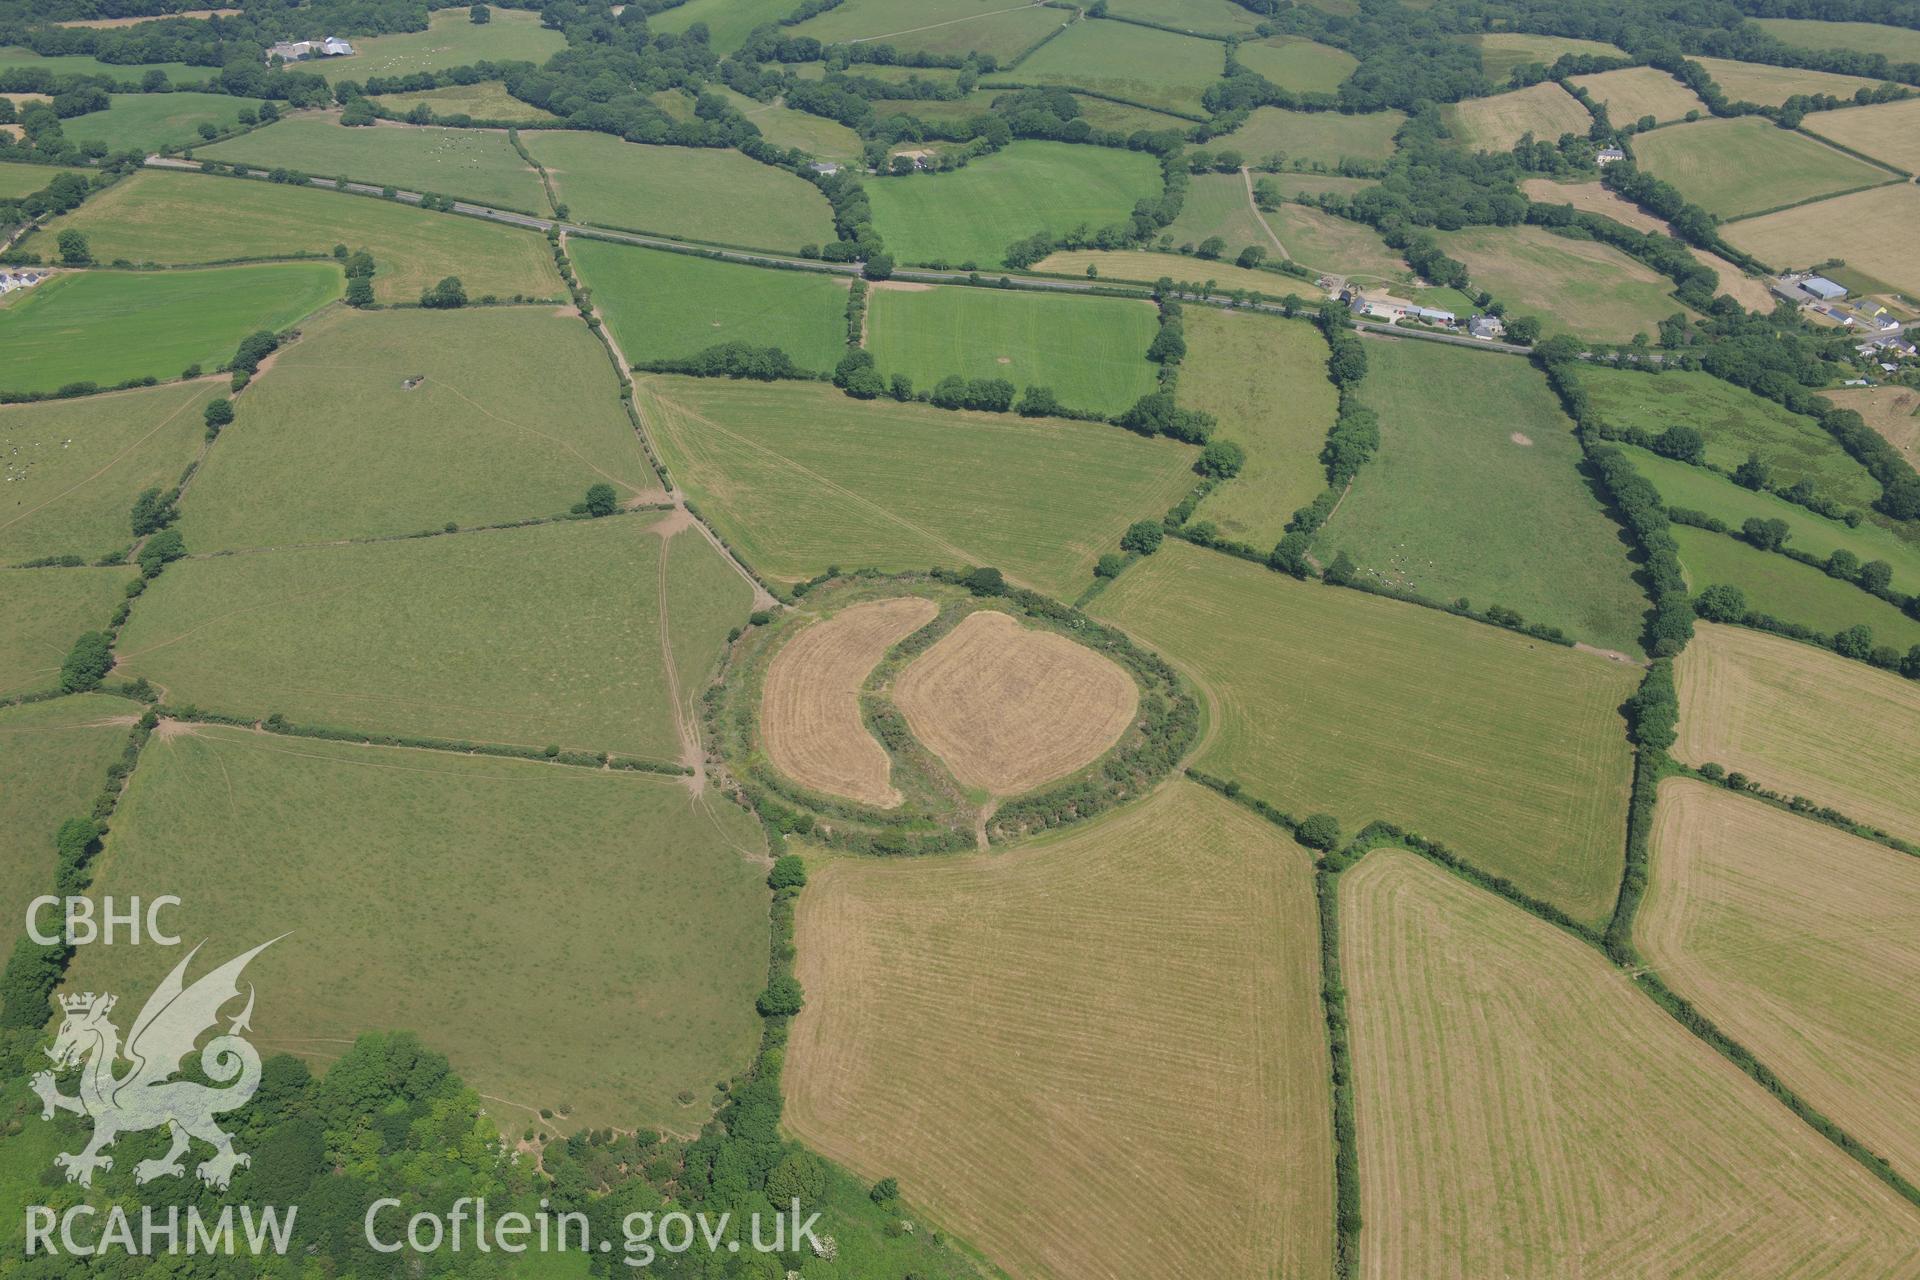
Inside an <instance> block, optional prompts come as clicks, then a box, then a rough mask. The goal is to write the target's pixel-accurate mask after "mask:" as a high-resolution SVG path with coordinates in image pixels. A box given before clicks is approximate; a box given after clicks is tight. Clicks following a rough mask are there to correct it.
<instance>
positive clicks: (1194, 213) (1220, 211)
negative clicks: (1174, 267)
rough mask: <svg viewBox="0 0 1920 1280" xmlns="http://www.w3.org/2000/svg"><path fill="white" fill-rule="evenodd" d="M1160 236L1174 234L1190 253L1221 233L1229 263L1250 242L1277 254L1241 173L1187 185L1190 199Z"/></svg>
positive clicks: (1200, 179) (1201, 177) (1198, 178)
mask: <svg viewBox="0 0 1920 1280" xmlns="http://www.w3.org/2000/svg"><path fill="white" fill-rule="evenodd" d="M1161 235H1162V236H1163V237H1164V236H1171V237H1173V243H1174V245H1175V247H1177V248H1184V249H1186V250H1187V251H1188V252H1192V250H1193V248H1194V247H1195V246H1197V245H1199V244H1200V242H1201V241H1203V240H1205V239H1207V238H1208V237H1209V236H1219V237H1221V238H1222V239H1224V240H1225V241H1226V242H1227V248H1226V253H1225V260H1226V261H1228V262H1232V261H1233V259H1234V258H1235V257H1237V256H1238V255H1239V253H1240V251H1241V250H1242V249H1244V248H1246V247H1247V246H1248V245H1250V244H1257V245H1259V246H1260V247H1261V248H1263V249H1265V250H1266V251H1267V252H1268V253H1271V254H1274V255H1275V256H1278V250H1276V249H1275V248H1274V246H1273V241H1272V240H1271V239H1270V238H1269V237H1268V235H1267V228H1266V227H1265V225H1263V224H1262V223H1261V221H1260V215H1259V211H1258V210H1256V209H1255V208H1254V206H1253V196H1252V195H1251V193H1249V191H1248V190H1247V180H1246V178H1245V177H1244V176H1243V175H1241V174H1238V173H1207V174H1200V175H1198V176H1196V177H1194V178H1193V179H1192V181H1191V182H1190V183H1189V184H1188V186H1187V198H1186V200H1185V201H1183V202H1182V203H1181V205H1180V216H1179V217H1177V218H1175V219H1174V220H1173V221H1172V222H1171V223H1169V224H1168V225H1167V227H1166V228H1165V229H1164V230H1163V231H1162V232H1161Z"/></svg>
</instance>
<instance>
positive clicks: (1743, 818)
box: [1634, 778, 1920, 1171]
mask: <svg viewBox="0 0 1920 1280" xmlns="http://www.w3.org/2000/svg"><path fill="white" fill-rule="evenodd" d="M1650 879H1651V882H1650V884H1649V885H1648V889H1647V897H1646V901H1645V902H1644V903H1643V904H1642V906H1641V908H1640V914H1639V915H1638V916H1637V917H1636V918H1635V921H1634V934H1635V939H1636V941H1637V942H1638V943H1639V946H1640V950H1641V953H1642V954H1643V955H1645V956H1646V957H1647V959H1648V960H1649V961H1651V962H1652V963H1653V964H1654V965H1656V966H1658V968H1659V971H1660V974H1661V976H1662V978H1664V979H1665V981H1666V982H1667V985H1669V986H1671V987H1672V988H1673V989H1674V990H1676V991H1678V992H1679V993H1680V994H1682V995H1684V996H1686V997H1687V998H1688V999H1689V1000H1690V1001H1692V1002H1693V1004H1694V1005H1695V1007H1697V1008H1698V1009H1699V1010H1700V1011H1701V1012H1702V1013H1704V1014H1706V1015H1707V1016H1708V1017H1709V1018H1712V1019H1713V1020H1714V1022H1715V1023H1717V1024H1718V1025H1719V1026H1720V1027H1722V1028H1723V1029H1725V1030H1726V1032H1727V1034H1729V1035H1731V1036H1732V1037H1733V1038H1734V1039H1736V1040H1738V1041H1739V1042H1740V1043H1742V1044H1744V1045H1746V1046H1747V1047H1748V1048H1749V1049H1751V1050H1753V1051H1754V1053H1756V1054H1757V1055H1758V1056H1759V1058H1760V1060H1761V1061H1763V1062H1765V1063H1766V1064H1767V1065H1768V1066H1769V1067H1771V1068H1772V1069H1773V1070H1775V1071H1777V1072H1778V1073H1779V1074H1780V1076H1781V1078H1782V1079H1784V1080H1785V1081H1786V1082H1787V1084H1788V1085H1789V1086H1790V1087H1791V1088H1793V1089H1794V1090H1795V1091H1797V1092H1798V1093H1799V1094H1800V1095H1801V1096H1802V1097H1804V1098H1806V1099H1807V1100H1808V1101H1809V1102H1811V1103H1812V1104H1813V1105H1814V1106H1816V1107H1819V1108H1820V1110H1821V1111H1823V1112H1825V1113H1826V1114H1827V1115H1828V1116H1829V1117H1830V1118H1832V1119H1833V1120H1834V1121H1835V1122H1836V1123H1837V1124H1839V1125H1840V1126H1841V1127H1842V1128H1844V1129H1846V1130H1847V1131H1848V1132H1849V1133H1851V1134H1853V1136H1854V1137H1856V1138H1858V1139H1860V1140H1861V1141H1862V1142H1865V1143H1866V1144H1867V1145H1868V1146H1869V1147H1871V1148H1872V1149H1873V1150H1874V1151H1876V1152H1878V1153H1879V1154H1880V1155H1882V1156H1884V1157H1885V1158H1886V1159H1887V1160H1888V1161H1889V1162H1891V1163H1892V1165H1893V1166H1894V1168H1896V1169H1900V1170H1903V1171H1904V1170H1908V1169H1920V1010H1916V1008H1915V1006H1914V1002H1913V1001H1912V999H1910V998H1909V996H1908V993H1909V992H1911V991H1912V990H1913V989H1914V985H1915V983H1916V982H1920V932H1916V931H1915V930H1914V929H1913V927H1912V923H1913V920H1914V919H1915V918H1916V915H1920V858H1914V857H1912V856H1910V855H1908V854H1904V853H1896V852H1894V851H1893V850H1892V849H1888V848H1886V847H1885V846H1884V845H1879V844H1874V843H1872V842H1871V841H1867V840H1861V839H1858V838H1857V837H1854V836H1850V835H1847V834H1845V833H1844V832H1840V831H1836V830H1834V829H1833V828H1832V827H1828V826H1823V825H1821V824H1819V823H1816V822H1811V821H1809V820H1807V819H1805V818H1798V817H1795V816H1793V815H1792V814H1789V813H1782V812H1781V811H1780V810H1778V809H1774V808H1771V807H1769V806H1767V805H1764V804H1757V803H1755V802H1753V801H1751V800H1745V799H1742V798H1741V797H1739V796H1735V795H1733V794H1731V793H1730V792H1727V791H1724V790H1722V789H1721V788H1719V787H1714V786H1710V785H1708V784H1706V783H1704V782H1694V781H1692V780H1690V779H1685V778H1670V779H1668V780H1667V781H1665V782H1663V783H1661V784H1660V805H1659V808H1658V810H1657V811H1656V812H1655V815H1654V829H1653V860H1652V875H1651V878H1650Z"/></svg>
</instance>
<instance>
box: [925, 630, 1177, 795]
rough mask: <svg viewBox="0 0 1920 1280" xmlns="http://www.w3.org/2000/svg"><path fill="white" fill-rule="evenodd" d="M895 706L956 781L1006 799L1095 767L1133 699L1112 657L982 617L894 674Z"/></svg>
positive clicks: (1128, 718) (1129, 682)
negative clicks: (982, 788)
mask: <svg viewBox="0 0 1920 1280" xmlns="http://www.w3.org/2000/svg"><path fill="white" fill-rule="evenodd" d="M894 702H895V703H896V704H897V705H898V706H899V708H900V710H901V713H902V714H904V715H905V716H906V718H907V724H908V725H909V726H910V727H911V728H912V729H913V732H914V734H915V736H917V737H918V738H919V739H920V740H921V741H922V742H924V743H926V744H927V746H928V747H929V748H930V749H932V751H933V752H934V754H936V755H938V756H939V757H940V758H941V759H942V760H944V761H945V762H946V764H947V767H948V768H950V769H952V770H953V773H954V776H955V777H956V778H958V779H959V780H960V781H961V782H963V783H965V784H966V785H968V786H973V787H985V788H986V789H987V790H989V791H991V792H993V793H994V794H995V795H1003V796H1005V795H1016V794H1018V793H1020V792H1022V791H1028V790H1031V789H1032V788H1034V787H1037V786H1039V785H1040V784H1041V783H1043V782H1048V781H1051V780H1052V779H1054V778H1058V777H1061V776H1063V775H1065V774H1068V773H1071V772H1073V771H1074V770H1075V769H1078V768H1080V767H1082V766H1083V765H1087V764H1090V763H1092V762H1093V761H1094V760H1096V759H1098V758H1099V756H1100V753H1101V752H1103V751H1105V750H1106V749H1107V748H1108V747H1110V746H1112V745H1113V744H1114V743H1115V742H1116V741H1118V740H1119V737H1120V735H1121V734H1122V733H1123V732H1125V731H1126V728H1127V726H1128V725H1129V724H1130V723H1132V721H1133V716H1134V713H1135V711H1137V710H1138V708H1139V702H1140V691H1139V687H1138V686H1137V685H1135V684H1134V682H1133V677H1132V676H1130V675H1128V674H1127V672H1126V671H1125V670H1124V669H1122V668H1121V667H1120V666H1118V665H1117V664H1115V663H1114V662H1113V661H1112V660H1111V659H1109V658H1106V657H1104V656H1102V655H1101V654H1098V653H1095V652H1094V651H1093V650H1091V649H1088V648H1086V647H1085V646H1083V645H1079V644H1075V643H1074V642H1073V641H1071V640H1069V639H1067V638H1066V637H1065V636H1060V635H1054V634H1053V633H1051V632H1045V631H1034V630H1030V629H1028V628H1026V627H1023V626H1021V625H1020V624H1019V623H1018V622H1017V621H1015V620H1014V619H1013V618H1012V617H1011V616H1009V615H1007V614H1004V613H999V612H997V611H994V610H983V611H981V612H979V613H975V614H970V615H969V616H968V617H967V618H966V619H965V620H964V621H963V622H961V624H960V625H959V626H957V627H955V628H954V629H953V631H952V632H951V633H949V634H948V635H947V636H946V637H945V638H943V639H942V640H941V641H940V642H939V643H938V644H936V645H934V646H933V647H932V648H931V649H929V650H927V652H926V653H925V654H923V655H921V656H920V657H919V658H917V659H916V660H915V661H914V662H913V663H912V665H910V666H909V667H907V669H906V670H905V671H903V672H901V674H900V679H899V681H898V682H897V683H896V685H895V686H894Z"/></svg>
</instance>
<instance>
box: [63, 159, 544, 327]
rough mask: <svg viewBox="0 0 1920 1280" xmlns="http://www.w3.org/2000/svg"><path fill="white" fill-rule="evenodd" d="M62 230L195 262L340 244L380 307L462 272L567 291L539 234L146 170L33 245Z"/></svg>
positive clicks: (133, 253)
mask: <svg viewBox="0 0 1920 1280" xmlns="http://www.w3.org/2000/svg"><path fill="white" fill-rule="evenodd" d="M68 227H77V228H78V229H79V230H81V231H82V232H84V233H86V237H87V243H88V244H89V245H90V246H91V247H92V249H93V256H94V257H95V258H97V259H99V260H100V261H102V262H113V261H117V260H119V259H122V258H124V259H126V260H127V261H129V262H138V263H147V262H158V263H162V264H165V265H168V266H190V265H193V264H195V263H204V262H216V261H221V260H224V259H228V258H239V257H248V258H251V257H260V258H267V257H274V256H277V255H283V254H296V253H329V252H331V251H332V249H333V246H335V245H336V244H344V245H346V246H347V247H348V248H349V249H365V250H367V252H369V253H371V254H372V255H373V259H374V265H375V271H374V276H373V295H374V297H375V298H376V299H377V300H379V301H381V302H412V301H414V300H416V299H417V298H419V296H420V291H421V290H423V289H425V288H427V287H429V286H430V285H432V284H434V283H435V282H436V281H438V280H440V279H441V278H442V277H445V276H459V277H460V279H461V281H462V283H464V284H465V285H466V287H467V293H468V295H469V296H470V297H475V298H480V297H485V296H486V295H488V294H493V295H495V296H497V297H501V298H510V297H512V296H513V295H515V294H525V295H526V296H528V297H541V298H561V297H565V296H566V286H565V285H563V284H562V283H561V282H560V273H559V272H558V271H556V270H554V266H553V253H552V250H550V249H549V248H548V247H547V243H546V241H545V240H544V239H542V238H541V237H540V236H539V235H538V234H536V233H534V232H531V231H519V230H515V229H514V228H512V227H506V226H501V225H499V224H497V223H488V222H482V221H480V220H479V219H477V218H456V217H448V216H446V215H443V214H434V213H422V212H421V211H420V210H418V209H415V208H413V207H412V206H411V205H404V204H399V203H396V202H391V201H384V200H373V199H366V198H361V197H354V196H344V195H341V194H339V193H338V192H333V191H321V190H319V189H317V188H307V187H291V186H287V185H284V184H282V183H277V182H253V181H248V182H235V181H223V180H221V179H217V178H208V177H203V176H201V175H199V174H192V173H166V172H163V171H161V170H158V169H149V170H146V171H144V172H141V173H137V174H134V175H133V176H132V177H130V178H127V179H125V180H124V181H121V182H119V183H117V184H115V185H114V186H113V187H110V188H109V189H107V190H106V191H103V192H101V193H100V194H99V195H98V196H95V197H94V198H93V199H91V200H89V201H87V202H86V203H85V204H83V205H81V206H80V207H79V208H78V209H75V210H74V211H73V212H72V213H68V214H63V215H62V216H60V217H58V218H55V219H53V221H52V222H51V223H49V224H48V226H47V228H46V229H45V230H44V231H41V232H38V233H36V234H35V235H34V236H33V238H32V243H31V246H30V247H31V248H32V249H33V250H35V251H40V252H51V251H52V250H53V248H54V245H55V241H56V239H57V237H58V236H59V233H60V232H61V231H63V230H65V229H66V228H68Z"/></svg>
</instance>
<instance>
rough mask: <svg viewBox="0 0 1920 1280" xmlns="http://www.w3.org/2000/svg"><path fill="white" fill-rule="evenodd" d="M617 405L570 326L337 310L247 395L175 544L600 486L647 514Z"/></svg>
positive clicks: (603, 372) (467, 512)
mask: <svg viewBox="0 0 1920 1280" xmlns="http://www.w3.org/2000/svg"><path fill="white" fill-rule="evenodd" d="M414 379H420V380H421V381H420V382H419V384H418V385H417V386H415V387H413V388H411V389H409V388H408V387H406V386H405V385H404V384H405V383H406V382H408V381H411V380H414ZM619 393H620V388H619V385H618V384H617V382H616V381H615V379H614V373H613V369H612V367H611V364H610V362H609V361H608V360H607V355H606V352H605V350H604V349H603V348H602V347H601V345H600V343H599V342H598V341H597V340H595V339H594V337H593V335H592V334H590V333H588V332H587V329H586V326H585V325H582V324H581V323H580V322H579V320H578V319H575V318H572V317H568V316H557V315H555V314H554V313H553V311H552V309H551V308H548V307H482V308H473V309H468V310H464V311H454V312H435V311H422V310H413V309H410V310H406V311H380V312H359V311H352V310H349V309H346V308H340V309H338V310H335V311H333V312H330V313H329V314H327V315H326V316H323V317H322V318H321V319H320V320H319V321H317V322H316V323H314V324H312V325H309V326H308V327H307V329H306V331H305V333H304V334H303V336H302V337H301V340H300V341H299V342H297V343H295V344H294V345H293V346H291V347H289V348H287V349H286V350H284V351H282V352H281V353H280V354H279V355H278V356H277V357H276V358H275V360H274V364H273V368H272V370H271V371H270V372H269V373H267V374H266V375H264V376H262V377H261V378H260V379H259V381H258V382H257V383H256V384H255V385H254V386H252V387H249V388H248V389H247V394H246V395H245V396H244V397H243V398H242V399H241V400H240V401H239V402H238V404H237V405H236V406H235V408H236V411H237V416H236V418H235V420H234V422H233V423H232V424H231V425H230V426H228V427H227V428H226V429H225V430H224V431H222V432H221V435H220V442H219V444H218V445H217V446H216V447H215V448H214V449H212V450H211V451H210V452H209V453H208V455H207V461H206V464H205V465H204V466H203V467H202V468H201V470H200V473H199V475H197V476H196V477H195V478H194V482H193V489H192V492H191V495H190V497H189V499H188V500H187V501H184V502H182V503H181V519H180V529H181V532H182V534H183V535H184V536H185V537H186V539H187V546H188V547H190V548H191V549H193V550H194V551H196V552H212V551H228V550H233V549H236V548H242V547H284V546H295V545H299V544H302V543H313V542H325V541H331V540H334V539H339V538H373V537H392V536H395V535H399V534H408V533H419V532H421V531H423V530H429V529H440V528H441V527H443V526H444V525H446V524H447V523H448V522H449V521H451V522H453V523H456V524H459V525H463V526H465V525H478V524H490V523H496V522H500V521H507V520H521V519H530V518H533V517H538V516H550V515H555V514H558V513H560V512H564V511H566V510H567V509H568V508H569V507H571V506H572V505H573V504H574V503H576V502H579V501H580V500H581V499H582V498H583V497H584V496H585V494H586V491H587V487H588V486H589V485H592V484H595V483H598V482H602V481H604V482H606V483H610V484H612V485H613V486H614V488H615V490H616V491H617V492H618V493H619V495H620V500H621V501H622V502H629V501H633V500H635V499H637V498H642V497H647V498H658V497H659V496H660V489H659V485H658V482H657V480H656V477H655V476H654V474H653V468H652V466H651V465H650V464H649V463H648V462H647V457H646V453H645V451H644V450H643V449H642V448H641V445H640V440H639V437H638V436H637V435H636V434H635V433H634V430H633V426H632V424H631V423H630V422H628V421H627V415H626V413H625V412H624V411H623V410H622V409H621V408H620V401H619Z"/></svg>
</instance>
